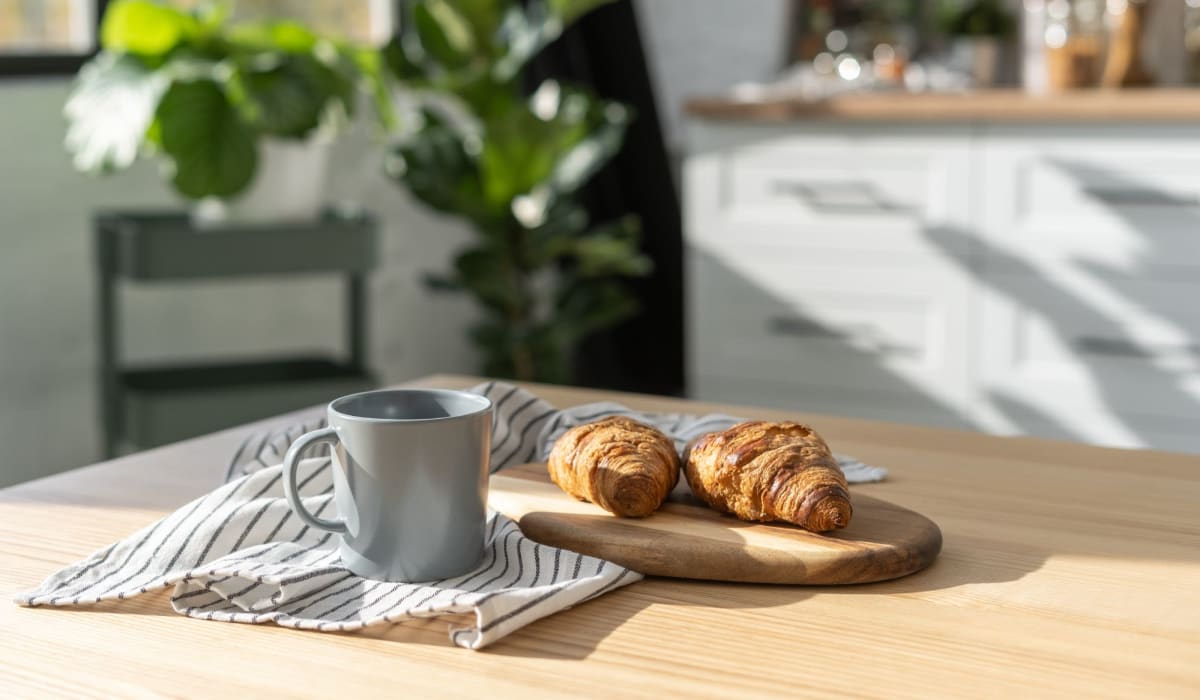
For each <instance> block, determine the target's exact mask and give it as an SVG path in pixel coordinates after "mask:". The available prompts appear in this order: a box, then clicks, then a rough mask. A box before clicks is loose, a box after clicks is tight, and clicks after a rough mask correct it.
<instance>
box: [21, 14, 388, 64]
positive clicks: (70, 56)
mask: <svg viewBox="0 0 1200 700" xmlns="http://www.w3.org/2000/svg"><path fill="white" fill-rule="evenodd" d="M109 1H110V0H0V76H5V75H8V76H19V75H53V74H60V75H67V74H72V73H74V72H75V71H77V70H78V69H79V66H80V65H82V64H83V62H84V61H85V60H87V59H88V57H90V56H91V55H92V54H93V53H95V51H96V36H97V29H98V27H99V22H100V18H101V17H103V15H104V8H105V7H106V6H107V5H108V3H109ZM160 1H161V2H163V3H164V4H168V5H175V6H176V7H183V8H188V9H191V8H194V7H197V6H199V5H202V4H204V3H205V2H209V1H211V0H160ZM232 5H233V10H234V16H235V17H238V18H242V19H248V20H255V19H264V18H270V17H291V18H294V19H297V20H299V21H301V22H304V23H305V24H308V25H310V26H313V27H316V28H317V29H319V30H321V31H323V32H329V33H332V34H338V35H340V36H344V37H346V38H348V39H353V40H355V41H362V42H368V43H372V44H379V43H382V42H384V41H386V40H387V38H388V37H389V36H391V33H392V28H393V26H394V5H395V0H233V2H232Z"/></svg>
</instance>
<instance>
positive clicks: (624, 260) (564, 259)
mask: <svg viewBox="0 0 1200 700" xmlns="http://www.w3.org/2000/svg"><path fill="white" fill-rule="evenodd" d="M604 1H605V0H530V1H528V2H517V1H516V0H510V1H508V2H500V1H496V2H469V3H468V2H449V1H448V0H415V1H414V2H411V3H407V7H406V11H407V13H408V14H407V16H406V17H405V18H404V19H405V20H406V21H403V22H402V23H401V26H402V27H403V31H402V32H401V33H400V35H399V36H397V37H396V38H395V39H394V40H393V42H392V43H391V44H390V45H389V46H388V47H387V48H386V49H385V62H386V64H387V65H388V66H389V67H390V69H391V71H392V72H393V73H394V74H395V76H396V78H397V79H398V80H399V81H400V84H401V85H402V86H403V87H404V95H405V96H406V97H407V99H408V100H409V102H410V103H411V106H412V109H411V115H410V116H406V117H405V118H402V119H401V120H400V122H401V124H403V125H405V126H406V128H407V130H408V131H407V134H406V136H405V137H403V138H402V139H401V142H400V144H399V145H398V146H397V147H396V148H395V150H394V152H393V154H392V156H393V157H392V158H391V159H390V160H389V161H388V172H389V173H390V175H391V176H392V177H394V178H395V180H396V181H397V182H399V183H401V184H403V185H404V186H406V187H407V188H408V190H409V191H410V192H411V193H412V194H413V195H414V196H415V197H416V198H417V199H418V200H420V201H421V202H423V203H425V204H426V205H428V206H429V207H431V208H433V209H436V210H438V211H441V212H445V213H447V214H450V215H453V216H457V217H460V218H463V219H465V220H466V221H468V222H470V224H471V225H472V227H473V229H474V231H475V233H476V237H475V241H474V243H472V244H471V245H470V246H469V247H467V248H466V249H465V250H462V251H461V252H459V253H458V254H457V256H456V257H455V258H454V260H453V262H452V264H451V267H450V270H449V271H448V272H446V273H444V274H435V275H429V277H428V282H429V284H430V285H431V286H432V287H433V288H435V289H439V290H450V291H460V292H466V293H468V294H470V295H471V296H472V297H474V299H475V301H476V302H477V303H478V305H479V307H480V309H481V311H482V317H481V318H480V320H479V321H478V322H477V323H476V324H475V325H474V326H473V327H472V328H471V330H470V335H471V338H472V339H473V340H474V342H475V344H476V345H477V347H478V348H479V350H480V352H481V354H482V358H483V368H482V369H483V372H484V373H485V374H487V375H489V376H497V377H515V378H518V379H525V380H538V381H549V382H566V381H569V380H570V378H571V374H572V367H571V365H572V358H573V354H574V351H575V349H576V347H577V346H578V343H579V341H580V340H582V339H583V338H584V337H585V336H587V335H588V334H590V333H593V332H594V331H596V330H599V329H602V328H605V327H607V326H610V325H613V324H615V323H618V322H620V321H622V320H624V319H626V318H628V317H630V316H631V315H633V314H634V313H636V311H637V303H636V299H635V298H634V297H633V296H632V294H631V293H630V291H629V290H628V289H627V288H626V286H625V285H624V284H623V278H626V277H630V276H637V275H645V274H648V273H649V271H650V267H651V264H650V260H649V259H648V258H647V257H645V256H644V255H642V254H641V253H640V252H639V247H638V236H639V223H638V220H637V219H636V218H635V217H632V216H625V217H622V218H619V219H617V220H615V221H606V222H599V223H597V222H593V221H591V220H590V218H589V216H588V213H587V210H586V209H585V208H584V207H583V206H582V204H581V203H580V202H579V194H580V188H581V187H583V185H584V184H585V183H586V182H587V181H588V179H589V178H590V177H591V176H592V175H593V174H594V173H595V172H596V171H597V170H598V169H599V168H600V167H601V166H603V165H604V163H605V162H607V161H608V159H609V158H611V157H612V156H613V155H614V154H615V153H616V152H617V151H618V150H619V148H620V146H621V143H622V140H623V137H624V130H625V126H626V124H627V123H628V121H629V120H630V118H631V114H630V110H629V109H628V108H627V107H625V106H624V105H621V104H618V103H615V102H611V101H608V100H604V99H600V98H598V97H596V96H595V95H593V94H591V93H589V92H588V91H587V90H585V89H583V88H580V87H575V86H569V85H564V84H561V83H559V82H558V81H555V80H545V81H543V82H541V84H540V85H537V86H536V87H534V89H533V90H531V91H527V90H526V89H525V88H526V87H527V81H526V80H525V76H524V74H523V70H522V69H523V67H524V66H525V64H526V62H527V61H528V60H529V59H530V58H532V57H533V56H534V55H535V54H536V53H537V52H538V51H539V50H540V49H541V48H542V47H544V46H545V45H547V44H548V43H549V42H551V41H553V40H554V39H556V38H557V37H558V36H559V35H560V34H561V32H562V31H563V28H564V27H567V26H568V25H570V24H571V23H572V22H573V21H575V20H576V19H578V18H579V17H581V16H582V15H584V14H585V13H587V12H588V11H590V10H591V9H592V8H594V7H596V6H597V5H601V4H603V3H604Z"/></svg>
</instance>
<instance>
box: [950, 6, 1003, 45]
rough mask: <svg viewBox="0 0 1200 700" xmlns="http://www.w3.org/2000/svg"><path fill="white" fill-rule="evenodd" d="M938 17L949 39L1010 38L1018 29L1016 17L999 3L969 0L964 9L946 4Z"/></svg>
mask: <svg viewBox="0 0 1200 700" xmlns="http://www.w3.org/2000/svg"><path fill="white" fill-rule="evenodd" d="M938 14H939V24H941V26H942V31H943V32H945V33H946V34H947V35H949V36H971V37H995V38H997V39H1007V38H1009V37H1011V36H1012V35H1013V34H1014V33H1015V32H1016V27H1017V22H1016V18H1015V17H1013V14H1012V12H1010V11H1009V9H1008V8H1007V7H1006V6H1005V5H1004V3H1003V2H1001V1H1000V0H969V1H968V3H967V4H966V5H965V6H963V5H962V4H961V2H954V3H947V2H943V3H942V5H941V7H940V8H939V13H938Z"/></svg>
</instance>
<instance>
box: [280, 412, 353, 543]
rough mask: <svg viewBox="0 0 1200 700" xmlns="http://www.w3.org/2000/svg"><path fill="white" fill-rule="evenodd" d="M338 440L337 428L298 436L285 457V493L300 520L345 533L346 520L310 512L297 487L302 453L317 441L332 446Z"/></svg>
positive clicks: (316, 526)
mask: <svg viewBox="0 0 1200 700" xmlns="http://www.w3.org/2000/svg"><path fill="white" fill-rule="evenodd" d="M337 441H338V435H337V430H336V429H335V428H321V429H320V430H314V431H312V432H311V433H305V434H303V435H301V436H300V437H299V438H297V439H296V441H295V442H293V443H292V446H291V447H289V448H288V451H287V455H285V456H284V458H283V493H284V495H286V496H287V501H288V505H290V506H291V507H292V510H293V511H295V512H296V516H297V517H299V518H300V520H302V521H304V522H305V523H306V524H308V525H311V526H312V527H315V528H317V529H318V530H328V531H329V532H336V533H338V534H339V535H344V534H346V532H347V528H346V522H345V521H344V520H340V519H339V520H326V519H324V518H318V517H317V516H315V515H313V514H312V513H310V512H308V509H307V508H305V507H304V502H303V501H301V500H300V490H299V489H298V488H297V487H296V471H297V470H298V469H299V468H300V455H301V454H302V453H303V452H304V451H305V450H307V449H308V448H309V447H310V446H311V445H313V444H315V443H320V442H325V443H329V445H330V446H331V447H332V446H333V444H334V443H336V442H337Z"/></svg>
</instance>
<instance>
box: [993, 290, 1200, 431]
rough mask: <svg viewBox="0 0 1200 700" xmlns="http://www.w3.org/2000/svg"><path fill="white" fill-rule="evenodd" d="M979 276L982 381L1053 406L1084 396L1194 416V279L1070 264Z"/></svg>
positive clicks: (1098, 404)
mask: <svg viewBox="0 0 1200 700" xmlns="http://www.w3.org/2000/svg"><path fill="white" fill-rule="evenodd" d="M984 283H985V287H986V290H985V291H984V292H983V294H982V297H983V304H982V325H983V328H982V332H981V334H980V335H981V339H982V341H983V342H982V343H981V347H980V352H981V379H982V380H983V382H984V383H985V386H986V388H987V390H988V391H990V392H999V393H1002V394H1004V395H1006V396H1008V397H1010V400H1012V401H1015V402H1018V403H1023V404H1026V405H1028V406H1030V407H1032V408H1034V409H1036V407H1038V406H1045V407H1046V408H1045V409H1044V411H1052V412H1053V413H1054V414H1061V413H1062V412H1064V411H1068V412H1070V411H1073V410H1074V408H1073V407H1074V406H1081V407H1088V408H1101V409H1103V410H1105V411H1107V412H1110V413H1129V414H1137V415H1145V416H1160V417H1163V418H1175V419H1189V420H1197V421H1200V305H1198V304H1197V303H1196V300H1197V299H1200V284H1194V283H1190V282H1176V281H1170V280H1149V279H1133V278H1124V277H1111V276H1110V277H1105V276H1098V275H1095V274H1087V275H1082V274H1079V273H1078V272H1074V273H1073V272H1072V271H1071V270H1069V269H1066V268H1060V269H1059V270H1058V271H1057V273H1056V274H1054V275H1052V276H1049V277H1033V276H1026V275H1005V274H992V275H988V276H987V277H986V278H984ZM1064 402H1066V403H1065V404H1064Z"/></svg>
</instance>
